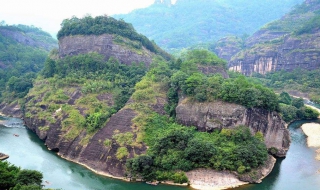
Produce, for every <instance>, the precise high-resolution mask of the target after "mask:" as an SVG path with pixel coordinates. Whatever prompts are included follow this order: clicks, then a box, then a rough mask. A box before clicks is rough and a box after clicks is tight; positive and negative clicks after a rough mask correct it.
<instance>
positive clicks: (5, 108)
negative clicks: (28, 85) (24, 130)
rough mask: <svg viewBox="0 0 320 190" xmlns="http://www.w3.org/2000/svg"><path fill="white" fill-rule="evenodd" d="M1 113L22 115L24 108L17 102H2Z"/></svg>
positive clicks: (12, 115) (13, 115)
mask: <svg viewBox="0 0 320 190" xmlns="http://www.w3.org/2000/svg"><path fill="white" fill-rule="evenodd" d="M0 113H2V114H4V115H8V116H11V117H22V110H21V108H20V105H19V104H18V103H17V102H14V103H11V104H7V103H1V104H0Z"/></svg>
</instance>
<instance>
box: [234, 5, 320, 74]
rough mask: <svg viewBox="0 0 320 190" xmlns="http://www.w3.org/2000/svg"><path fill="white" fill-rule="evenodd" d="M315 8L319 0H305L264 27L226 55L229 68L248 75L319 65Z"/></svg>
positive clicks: (317, 24) (313, 67)
mask: <svg viewBox="0 0 320 190" xmlns="http://www.w3.org/2000/svg"><path fill="white" fill-rule="evenodd" d="M319 9H320V2H319V1H317V0H306V1H305V2H304V3H303V4H301V5H299V6H297V7H295V9H293V10H292V11H291V12H290V13H289V14H287V15H285V16H284V17H283V18H282V19H280V20H278V21H275V22H272V23H269V24H267V25H266V26H264V27H263V28H262V29H261V30H259V31H258V32H256V33H255V34H254V35H253V36H251V37H249V38H248V39H247V40H246V41H245V48H244V49H243V50H242V51H240V52H238V53H237V54H235V55H234V56H233V57H232V58H230V60H229V68H230V70H233V71H238V72H241V73H243V74H245V75H252V73H260V74H266V73H267V72H270V71H279V70H286V71H292V70H294V69H296V68H301V69H307V70H312V69H317V68H319V66H320V65H319V61H320V58H319V57H320V56H319V52H320V51H319V38H318V36H319V35H320V31H319V27H318V26H319V18H320V16H319Z"/></svg>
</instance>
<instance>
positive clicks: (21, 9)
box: [0, 0, 154, 34]
mask: <svg viewBox="0 0 320 190" xmlns="http://www.w3.org/2000/svg"><path fill="white" fill-rule="evenodd" d="M153 2H154V0H50V1H49V0H2V2H1V5H0V21H2V20H4V21H5V22H6V23H7V24H25V25H34V26H36V27H40V28H42V29H43V30H45V31H47V32H49V33H51V34H56V33H57V32H58V30H59V29H60V23H61V22H62V20H63V19H66V18H71V17H72V16H73V15H75V16H77V17H83V16H84V15H86V14H90V15H91V16H97V15H104V14H107V15H114V14H119V13H128V12H130V11H132V10H133V9H137V8H144V7H147V6H149V5H151V4H153Z"/></svg>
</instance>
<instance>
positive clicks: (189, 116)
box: [176, 99, 290, 157]
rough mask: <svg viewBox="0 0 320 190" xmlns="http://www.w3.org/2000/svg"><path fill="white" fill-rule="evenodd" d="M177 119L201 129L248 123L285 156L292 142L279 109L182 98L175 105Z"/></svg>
mask: <svg viewBox="0 0 320 190" xmlns="http://www.w3.org/2000/svg"><path fill="white" fill-rule="evenodd" d="M176 114H177V115H176V116H177V121H178V122H179V123H181V124H183V125H187V126H196V127H197V128H198V130H200V131H213V130H215V129H222V128H230V129H232V128H235V127H236V126H238V125H246V126H248V127H249V128H250V131H251V132H252V133H253V134H254V133H256V132H258V131H260V132H262V133H263V136H264V140H265V144H266V145H267V147H268V148H271V147H275V148H277V149H278V153H277V156H279V157H283V156H285V155H286V152H287V150H288V148H289V145H290V136H289V131H288V130H287V128H286V124H285V122H284V121H283V120H282V119H281V117H280V116H279V115H278V113H276V112H269V111H267V110H264V109H257V108H253V109H247V108H245V107H244V106H241V105H237V104H231V103H226V102H220V101H216V102H211V103H196V102H194V103H193V102H190V101H188V99H181V100H180V102H179V104H178V106H177V108H176Z"/></svg>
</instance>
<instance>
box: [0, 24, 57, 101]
mask: <svg viewBox="0 0 320 190" xmlns="http://www.w3.org/2000/svg"><path fill="white" fill-rule="evenodd" d="M0 30H9V31H11V32H18V34H20V35H26V36H28V37H30V38H31V39H35V40H37V39H38V40H40V41H39V42H41V43H43V44H48V47H51V48H52V47H53V46H55V45H56V40H53V38H52V37H51V36H50V35H49V34H47V33H46V32H43V31H42V30H40V29H39V28H36V27H29V26H25V25H17V26H8V25H4V26H0ZM48 35H49V36H48ZM54 44H55V45H54ZM47 55H48V51H47V50H46V49H43V48H40V47H33V46H28V45H25V44H22V43H19V42H18V41H16V40H15V39H14V38H12V37H10V36H6V35H4V34H2V33H1V32H0V76H1V78H0V102H2V101H8V102H10V101H12V100H14V99H16V98H22V97H24V96H25V95H26V94H27V92H28V90H29V89H30V88H32V80H33V79H34V78H35V77H36V74H37V73H38V72H39V71H41V69H42V68H43V64H44V61H45V59H46V57H47Z"/></svg>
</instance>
